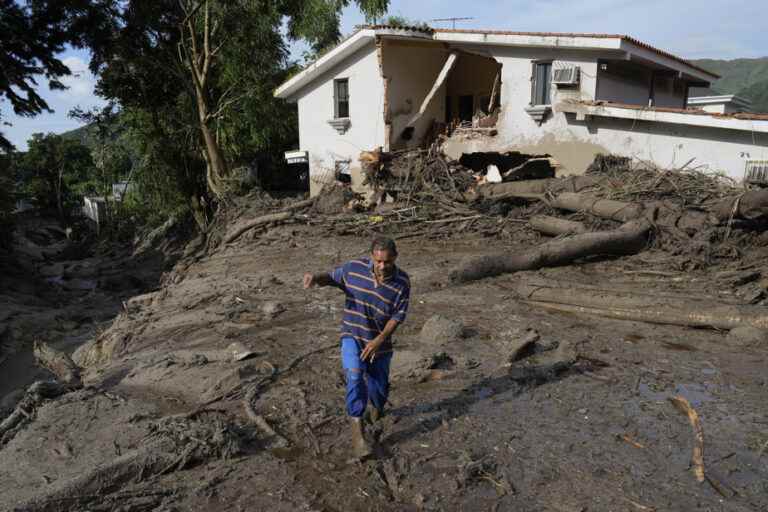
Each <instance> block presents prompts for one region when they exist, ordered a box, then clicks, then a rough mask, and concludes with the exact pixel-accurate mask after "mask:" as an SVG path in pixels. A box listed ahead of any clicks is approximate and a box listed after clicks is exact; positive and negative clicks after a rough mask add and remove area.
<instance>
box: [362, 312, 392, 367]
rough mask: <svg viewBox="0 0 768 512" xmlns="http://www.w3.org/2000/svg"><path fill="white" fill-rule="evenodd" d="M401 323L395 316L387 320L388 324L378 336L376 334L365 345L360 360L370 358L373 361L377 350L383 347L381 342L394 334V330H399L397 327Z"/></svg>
mask: <svg viewBox="0 0 768 512" xmlns="http://www.w3.org/2000/svg"><path fill="white" fill-rule="evenodd" d="M399 325H400V322H399V321H397V320H395V319H394V318H392V319H390V320H388V321H387V324H386V325H385V326H384V329H383V330H382V331H381V332H380V333H379V335H378V336H376V337H375V338H374V339H373V341H370V342H368V343H367V344H366V345H365V348H363V351H362V352H360V360H361V361H365V360H367V359H368V358H370V359H371V362H373V357H374V356H375V355H376V352H377V351H378V350H379V348H380V347H381V344H382V343H384V340H386V339H387V338H389V337H390V336H392V334H394V332H395V331H396V330H397V327H398V326H399Z"/></svg>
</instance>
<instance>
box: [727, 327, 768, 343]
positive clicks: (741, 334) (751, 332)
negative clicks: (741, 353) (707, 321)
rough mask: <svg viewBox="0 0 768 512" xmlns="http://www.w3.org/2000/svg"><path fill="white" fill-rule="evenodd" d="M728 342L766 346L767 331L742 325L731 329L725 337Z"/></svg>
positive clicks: (767, 339) (767, 341)
mask: <svg viewBox="0 0 768 512" xmlns="http://www.w3.org/2000/svg"><path fill="white" fill-rule="evenodd" d="M726 340H727V341H728V343H730V344H732V345H737V346H742V347H761V346H762V347H767V346H768V331H764V330H763V329H758V328H756V327H750V326H744V327H736V328H735V329H731V332H729V333H728V336H727V338H726Z"/></svg>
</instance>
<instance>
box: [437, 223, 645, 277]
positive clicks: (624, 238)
mask: <svg viewBox="0 0 768 512" xmlns="http://www.w3.org/2000/svg"><path fill="white" fill-rule="evenodd" d="M649 231H650V225H649V224H647V223H645V222H633V223H628V224H625V225H624V226H622V227H621V228H620V229H616V230H614V231H603V232H594V233H584V234H581V235H574V236H572V237H569V238H564V239H562V240H555V241H552V242H547V243H545V244H542V245H540V246H538V247H534V248H533V249H530V250H528V251H524V252H521V253H514V254H508V253H500V254H494V255H488V256H481V257H479V258H471V259H468V260H465V261H464V262H463V263H462V264H460V265H459V266H458V267H456V268H455V269H453V271H451V273H450V275H449V280H450V281H451V282H452V283H454V284H457V283H467V282H470V281H476V280H478V279H483V278H486V277H493V276H497V275H500V274H506V273H511V272H518V271H521V270H537V269H540V268H544V267H553V266H558V265H564V264H566V263H572V262H574V261H576V260H578V259H581V258H585V257H587V256H596V255H601V254H611V255H627V254H635V253H638V252H640V251H642V250H643V249H645V247H646V246H647V244H648V233H649Z"/></svg>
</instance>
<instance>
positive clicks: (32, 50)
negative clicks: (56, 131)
mask: <svg viewBox="0 0 768 512" xmlns="http://www.w3.org/2000/svg"><path fill="white" fill-rule="evenodd" d="M106 7H107V6H106V5H105V4H103V3H102V2H101V1H89V0H34V1H26V2H17V1H15V0H0V30H1V31H2V36H1V37H2V43H0V101H3V100H4V99H7V100H8V101H10V103H11V106H12V107H13V111H14V113H15V114H16V115H19V116H27V117H33V116H36V115H38V114H40V113H42V112H50V111H51V109H50V107H49V106H48V104H47V103H46V102H45V100H44V99H43V98H42V97H41V96H40V95H39V94H38V92H37V87H38V83H37V80H38V79H39V78H40V77H43V78H44V79H45V80H47V81H48V86H49V87H50V88H51V89H65V88H66V87H65V86H64V84H63V83H62V82H61V78H62V77H65V76H67V75H69V74H71V71H70V70H69V68H67V66H65V65H64V63H63V62H61V60H59V58H58V55H59V54H60V53H61V52H62V51H64V48H65V45H66V44H71V45H73V46H77V47H82V46H83V45H85V44H86V43H87V41H92V40H93V39H94V38H97V37H100V36H99V34H101V33H102V30H103V29H104V25H103V21H104V20H105V19H107V17H106V14H107V12H108V9H107V8H106ZM12 149H13V145H12V144H11V143H10V141H9V140H8V139H6V138H5V137H4V136H3V135H2V133H0V152H6V153H7V152H10V151H11V150H12Z"/></svg>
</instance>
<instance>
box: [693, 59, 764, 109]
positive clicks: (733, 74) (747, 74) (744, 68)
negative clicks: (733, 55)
mask: <svg viewBox="0 0 768 512" xmlns="http://www.w3.org/2000/svg"><path fill="white" fill-rule="evenodd" d="M691 62H692V63H693V64H696V65H698V66H701V67H703V68H704V69H706V70H709V71H712V72H713V73H717V74H718V75H720V76H721V78H720V79H719V80H717V81H716V82H715V83H713V84H712V91H713V92H714V93H716V94H735V95H737V96H741V97H743V98H746V99H749V100H751V101H752V109H753V110H754V111H755V112H768V57H763V58H760V59H735V60H714V59H701V60H694V61H691Z"/></svg>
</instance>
